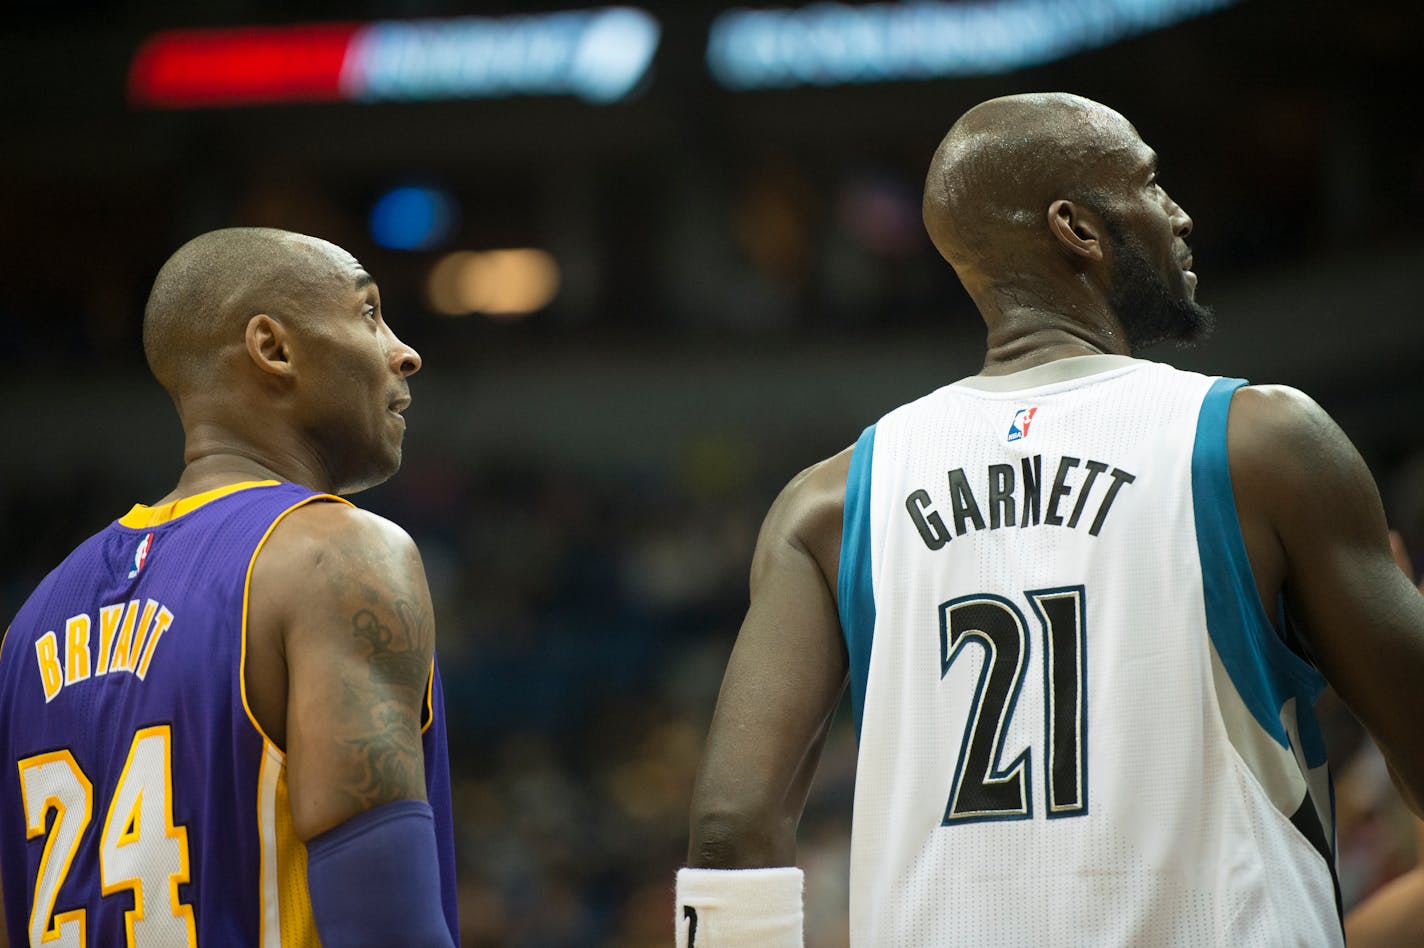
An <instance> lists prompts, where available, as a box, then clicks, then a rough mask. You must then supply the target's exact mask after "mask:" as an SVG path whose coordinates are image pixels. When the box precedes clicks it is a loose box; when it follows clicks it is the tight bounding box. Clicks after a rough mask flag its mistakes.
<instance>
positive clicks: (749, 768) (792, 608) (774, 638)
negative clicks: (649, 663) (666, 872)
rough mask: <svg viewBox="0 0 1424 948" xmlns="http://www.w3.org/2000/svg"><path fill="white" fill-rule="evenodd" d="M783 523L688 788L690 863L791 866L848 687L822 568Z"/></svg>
mask: <svg viewBox="0 0 1424 948" xmlns="http://www.w3.org/2000/svg"><path fill="white" fill-rule="evenodd" d="M835 519H836V522H837V523H838V522H839V516H838V514H837V516H836V518H835ZM784 527H785V524H784V523H783V522H782V517H781V516H780V514H779V513H778V512H777V511H776V510H775V508H774V509H773V513H772V514H771V515H770V516H769V517H768V524H767V526H766V527H765V528H764V529H763V533H762V537H761V539H760V540H759V541H758V549H757V554H756V561H755V562H754V565H753V588H752V597H751V603H750V606H749V608H748V610H747V615H746V619H745V620H744V622H743V623H742V627H741V631H740V632H739V633H738V636H737V642H736V645H735V646H734V648H733V650H732V656H731V658H730V660H729V661H728V664H727V671H726V675H725V677H724V678H723V681H722V688H721V692H720V693H719V695H718V698H717V708H716V711H715V712H714V714H713V719H712V726H711V729H710V732H709V735H708V740H707V748H706V751H705V754H704V758H703V762H702V767H701V769H700V770H699V773H698V778H697V784H696V787H695V788H694V794H693V815H692V824H693V834H692V836H693V838H692V843H691V846H690V852H689V865H692V866H709V867H719V866H722V864H723V863H726V862H734V863H738V864H740V866H739V867H749V866H755V865H789V864H790V863H792V862H794V857H795V828H796V823H797V822H798V821H799V819H800V816H801V810H802V808H803V807H804V805H805V800H806V794H807V792H808V790H809V787H810V782H811V777H812V775H813V774H814V771H815V767H816V764H817V762H818V759H819V756H820V750H821V747H822V745H823V743H824V741H825V736H826V732H827V729H828V728H829V726H830V721H831V718H832V716H833V714H834V712H835V709H836V707H837V705H838V704H839V702H840V698H841V695H842V693H843V692H844V690H845V684H846V679H847V674H848V663H847V657H846V648H845V643H844V641H843V639H842V638H841V633H840V620H839V616H838V613H837V609H836V603H835V599H834V597H833V595H832V592H831V589H830V587H829V585H828V583H827V581H826V574H825V571H824V568H823V564H822V563H821V562H820V561H818V559H817V557H816V556H815V555H814V554H813V553H812V551H811V549H809V548H808V547H807V546H806V545H805V544H804V543H803V542H800V540H799V539H798V537H797V535H796V533H795V531H794V530H790V529H784ZM822 558H825V557H822Z"/></svg>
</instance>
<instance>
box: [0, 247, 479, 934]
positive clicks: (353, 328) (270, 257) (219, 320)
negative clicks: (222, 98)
mask: <svg viewBox="0 0 1424 948" xmlns="http://www.w3.org/2000/svg"><path fill="white" fill-rule="evenodd" d="M143 338H144V350H145V353H146V354H147V357H148V362H149V366H150V367H151V368H152V370H153V374H154V376H155V377H156V378H157V379H158V381H159V382H160V383H161V384H162V385H163V387H164V388H165V389H166V390H167V391H168V393H169V394H170V395H171V396H172V398H173V401H174V404H175V405H176V406H177V409H178V415H179V417H180V419H181V421H182V424H183V431H184V436H185V445H184V461H185V466H184V468H183V471H182V473H181V475H180V476H179V478H178V483H177V486H176V487H174V489H173V490H172V491H171V492H170V493H169V494H168V495H167V496H165V497H163V498H161V499H160V500H158V501H157V502H155V503H153V504H149V505H143V504H140V505H137V506H135V507H134V508H133V509H132V510H130V511H129V512H128V513H127V514H124V515H123V516H122V517H120V518H119V519H118V520H116V521H114V522H113V523H111V524H110V525H109V526H107V527H105V528H104V529H103V530H102V531H101V532H99V533H98V534H96V535H95V536H94V537H92V538H91V539H89V540H86V541H85V542H84V543H83V544H81V545H80V546H79V547H78V548H77V549H76V550H75V551H74V552H73V553H72V554H71V555H70V556H69V557H68V558H67V559H65V561H64V562H63V563H62V564H60V566H59V567H58V568H57V569H55V571H54V572H52V573H51V574H50V575H49V576H48V577H47V578H46V579H45V581H44V582H43V583H42V584H41V585H40V587H39V588H38V589H37V590H36V591H35V592H34V594H33V595H32V596H31V597H30V598H29V600H28V601H27V602H26V603H25V605H24V606H23V607H22V608H21V610H20V612H19V614H18V615H17V616H16V617H15V619H14V622H13V623H12V624H11V625H10V627H9V630H8V632H7V634H6V635H5V638H4V642H3V647H0V762H3V770H0V875H3V891H4V911H5V917H6V919H7V920H8V933H9V939H10V940H11V942H13V943H14V944H16V945H39V944H44V945H46V946H51V945H52V946H54V948H64V946H89V945H122V944H127V945H129V946H131V948H145V946H174V945H189V946H195V945H250V946H276V945H282V946H293V945H298V946H300V945H317V944H318V943H320V944H324V945H326V946H327V948H334V946H346V945H359V946H377V945H380V946H390V945H416V946H435V945H445V946H449V945H452V944H454V943H455V942H456V941H457V939H458V935H457V930H458V929H457V922H456V914H455V886H454V868H453V867H454V859H453V855H454V854H453V838H452V832H451V822H450V793H449V773H448V760H447V756H446V749H445V722H444V712H443V707H442V701H441V689H440V682H439V677H438V674H437V672H436V669H435V664H434V650H435V624H434V619H433V616H432V615H431V605H430V594H429V591H428V589H427V586H426V579H425V574H424V568H423V567H422V565H421V561H420V554H419V552H418V551H417V550H416V547H415V544H414V543H413V542H412V541H411V539H410V537H409V536H407V535H406V534H405V533H404V532H403V531H402V530H401V529H400V528H399V527H397V526H396V525H394V524H392V523H390V522H388V521H386V520H383V519H381V518H380V517H377V516H374V515H372V514H369V513H366V512H364V511H361V510H359V509H357V508H356V507H354V506H352V505H351V504H350V503H349V502H347V501H345V500H343V499H342V495H345V494H351V493H355V492H356V491H359V490H362V489H364V488H366V487H370V486H372V485H375V484H379V483H381V482H382V481H384V480H386V479H387V478H388V477H390V476H391V475H392V474H394V473H395V471H396V469H397V468H398V467H399V466H400V460H401V443H402V440H403V438H404V435H405V420H404V419H403V418H402V416H401V412H402V411H404V409H405V408H406V406H407V405H409V404H410V394H409V385H408V380H409V377H410V376H411V375H412V374H413V373H415V372H416V371H417V370H418V369H419V368H420V356H419V355H417V354H416V352H415V350H413V349H411V348H410V347H409V346H407V345H405V344H404V343H403V342H401V340H400V339H399V338H397V337H396V335H395V333H394V332H392V331H391V329H390V327H389V326H388V325H387V324H386V321H385V316H384V314H383V313H382V310H381V299H380V293H379V292H378V290H377V287H376V284H375V282H374V281H373V280H372V278H371V275H370V274H369V273H367V272H366V271H365V269H363V268H362V266H361V264H360V263H358V262H357V261H356V260H355V259H354V258H353V257H352V256H351V255H350V254H348V253H347V252H346V251H344V250H342V249H341V248H339V247H336V246H333V245H332V244H329V243H327V242H326V241H323V240H317V239H315V238H312V237H305V236H302V235H299V234H292V233H286V232H283V231H277V230H264V229H231V230H219V231H214V232H211V233H207V234H203V235H202V236H200V237H197V238H195V239H194V240H192V241H190V242H189V243H187V244H185V245H184V246H183V247H182V248H181V249H179V250H178V252H177V253H175V254H174V255H173V257H172V258H171V259H170V260H169V261H168V262H167V263H166V264H165V265H164V266H163V268H162V270H161V271H160V272H159V274H158V278H157V280H156V281H155V283H154V286H153V291H152V294H151V295H150V297H149V301H148V306H147V309H146V310H145V313H144V324H143ZM318 937H319V938H320V942H318Z"/></svg>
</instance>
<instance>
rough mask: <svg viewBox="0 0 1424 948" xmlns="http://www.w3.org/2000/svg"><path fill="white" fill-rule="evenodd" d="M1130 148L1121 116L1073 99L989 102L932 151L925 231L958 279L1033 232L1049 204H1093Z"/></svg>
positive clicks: (1039, 96)
mask: <svg viewBox="0 0 1424 948" xmlns="http://www.w3.org/2000/svg"><path fill="white" fill-rule="evenodd" d="M1134 144H1140V141H1139V139H1138V138H1137V133H1136V131H1135V130H1134V129H1133V127H1132V125H1131V124H1129V123H1128V121H1127V119H1125V118H1123V117H1122V116H1121V115H1119V114H1118V113H1117V112H1115V111H1113V110H1112V109H1110V108H1108V107H1107V106H1105V105H1101V104H1099V103H1097V102H1093V101H1092V100H1090V99H1085V98H1082V97H1081V96H1076V95H1070V94H1067V93H1062V92H1050V93H1036V94H1031V95H1015V96H1006V97H1004V98H999V99H990V100H989V101H987V102H984V103H982V104H980V105H977V106H975V107H974V108H972V109H970V110H969V111H968V112H966V113H965V114H964V115H963V116H962V117H961V118H960V119H959V121H957V122H955V123H954V126H953V127H952V128H951V129H950V130H949V134H947V135H946V136H945V137H944V140H943V141H942V142H941V143H940V146H939V149H938V150H937V151H936V152H935V156H934V160H933V162H932V163H931V165H930V171H929V175H928V177H927V179H926V181H925V196H924V205H923V212H924V220H925V227H926V229H927V230H928V231H929V234H930V237H931V238H932V239H933V240H934V243H935V247H937V248H938V249H939V252H940V253H941V254H942V255H943V256H944V258H945V259H946V260H948V261H949V262H950V263H951V264H952V265H953V266H954V267H955V269H956V270H959V271H960V272H961V275H963V273H964V270H966V269H978V268H981V267H983V266H984V265H985V264H992V263H996V262H998V261H999V259H1000V258H1001V257H1002V256H1003V255H1005V254H1006V253H1009V252H1011V250H1012V249H1013V245H1014V244H1015V243H1016V242H1017V241H1019V240H1022V239H1024V238H1025V237H1027V236H1029V235H1031V234H1032V233H1033V232H1034V231H1035V230H1036V229H1038V228H1040V227H1041V226H1042V224H1043V220H1044V214H1045V212H1046V209H1047V208H1048V205H1049V204H1051V203H1052V202H1053V201H1055V200H1057V199H1059V198H1066V199H1068V200H1074V201H1085V202H1086V203H1089V204H1092V203H1095V201H1096V200H1100V199H1101V194H1100V193H1099V189H1100V188H1101V187H1102V186H1103V185H1104V184H1106V183H1108V182H1111V181H1112V180H1113V178H1114V172H1118V173H1120V168H1121V166H1122V164H1124V163H1125V160H1126V159H1127V157H1128V153H1129V152H1130V150H1131V148H1132V147H1133V145H1134Z"/></svg>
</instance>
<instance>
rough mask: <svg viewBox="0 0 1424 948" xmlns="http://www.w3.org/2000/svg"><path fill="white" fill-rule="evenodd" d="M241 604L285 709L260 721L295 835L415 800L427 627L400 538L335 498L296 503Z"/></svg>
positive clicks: (419, 787)
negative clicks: (267, 732) (282, 751)
mask: <svg viewBox="0 0 1424 948" xmlns="http://www.w3.org/2000/svg"><path fill="white" fill-rule="evenodd" d="M251 599H252V603H253V604H252V611H251V616H250V621H249V626H250V628H251V629H252V632H251V633H250V634H251V635H252V636H253V638H254V641H255V642H256V641H266V642H268V643H269V644H270V645H271V646H272V647H273V648H274V649H276V650H277V651H278V652H279V653H280V657H281V658H282V659H283V660H284V661H283V662H282V664H284V665H285V670H286V678H287V681H286V689H285V708H280V707H278V708H277V709H275V710H272V711H270V712H269V715H268V717H271V718H277V717H278V716H279V715H278V711H281V712H283V713H282V714H281V715H280V717H281V718H282V720H278V721H273V722H272V724H271V725H270V726H273V728H274V729H275V730H277V731H278V734H274V735H273V737H274V739H275V740H278V741H279V742H284V745H285V748H286V751H287V779H288V785H289V790H290V797H291V808H292V819H293V824H294V828H295V830H296V832H297V835H298V836H299V837H300V838H302V839H303V840H310V839H311V838H312V837H314V836H316V835H318V834H320V833H323V832H325V831H326V830H329V829H331V828H333V827H335V826H338V825H340V824H342V823H344V822H346V821H347V820H348V819H350V818H351V817H353V816H356V815H357V814H359V813H362V812H364V811H366V810H369V809H372V808H373V807H377V806H380V805H381V804H385V803H390V802H393V801H397V800H424V799H425V765H424V756H423V753H422V749H421V741H420V727H421V713H422V707H423V704H424V701H425V697H426V693H427V689H428V687H429V682H430V675H431V668H432V662H433V658H434V649H435V625H434V620H433V617H432V615H431V606H430V592H429V589H428V588H427V586H426V580H425V571H424V568H423V567H422V565H421V561H420V554H419V553H418V551H417V550H416V548H415V544H414V543H413V542H412V541H411V539H410V537H409V536H407V535H406V534H405V532H404V531H402V530H401V529H400V528H399V527H397V526H395V525H394V524H392V523H390V522H388V521H386V520H383V519H381V518H380V517H376V516H374V515H372V514H369V513H366V512H364V511H360V510H356V509H354V508H351V507H347V506H345V505H339V504H330V503H316V504H310V505H308V506H306V507H302V508H300V509H298V510H296V511H293V512H292V513H291V514H289V515H288V517H287V518H286V520H284V521H283V522H282V523H281V524H280V525H279V526H278V528H277V530H276V531H274V533H273V535H272V537H271V539H270V540H269V541H268V544H267V547H266V548H265V549H264V550H263V552H262V554H261V555H260V556H259V557H258V561H257V566H256V567H255V569H254V574H253V581H252V596H251ZM259 626H260V627H261V628H259ZM262 631H266V632H267V633H268V637H267V638H266V639H259V633H260V632H262ZM251 678H252V669H251V668H249V680H251ZM277 704H278V705H280V704H281V702H278V703H277ZM263 724H264V726H267V725H269V722H268V721H265V720H264V721H263Z"/></svg>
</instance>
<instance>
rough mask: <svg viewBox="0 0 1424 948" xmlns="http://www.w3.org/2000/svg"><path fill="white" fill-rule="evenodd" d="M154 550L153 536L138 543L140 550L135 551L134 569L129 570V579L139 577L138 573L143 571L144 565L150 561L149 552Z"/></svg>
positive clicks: (148, 536)
mask: <svg viewBox="0 0 1424 948" xmlns="http://www.w3.org/2000/svg"><path fill="white" fill-rule="evenodd" d="M151 549H153V534H152V533H150V534H148V535H147V536H145V537H144V538H143V539H142V540H140V541H139V543H138V549H136V550H134V558H133V569H131V570H129V579H133V578H134V577H135V576H137V575H138V571H139V570H141V569H143V564H144V563H145V562H146V561H147V560H148V551H149V550H151Z"/></svg>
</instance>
